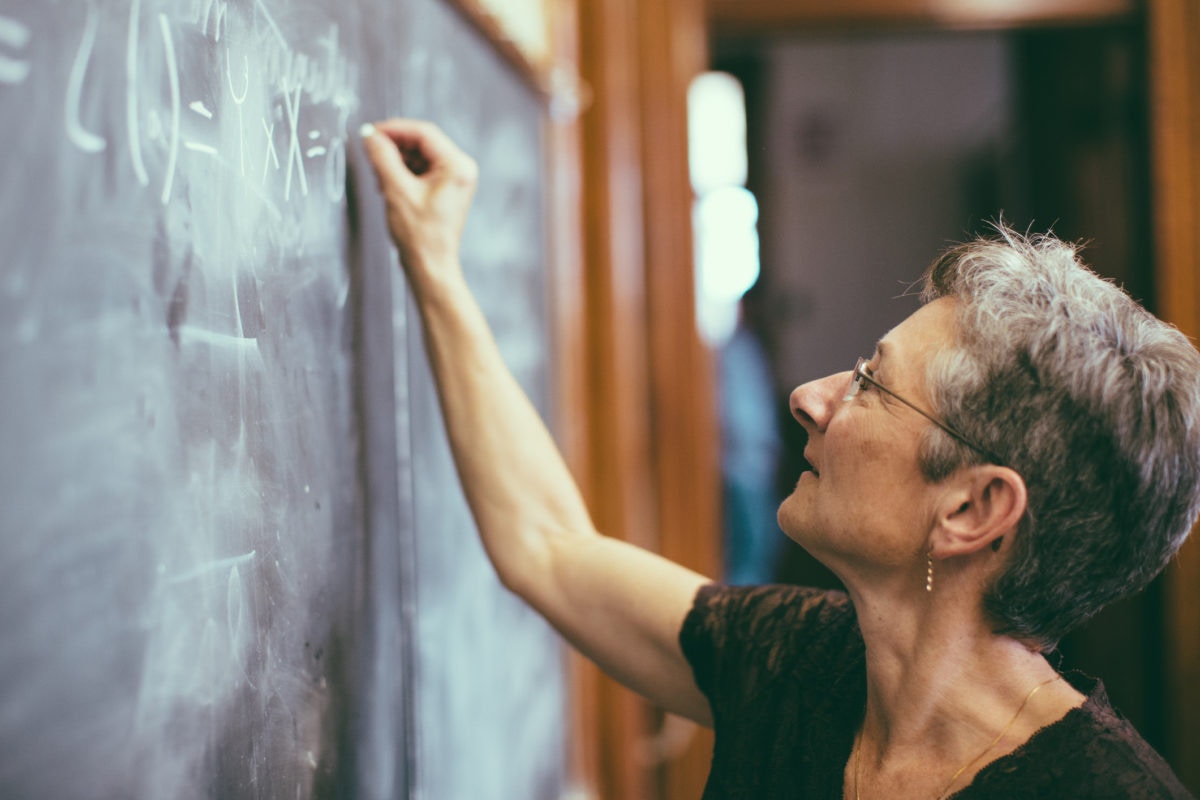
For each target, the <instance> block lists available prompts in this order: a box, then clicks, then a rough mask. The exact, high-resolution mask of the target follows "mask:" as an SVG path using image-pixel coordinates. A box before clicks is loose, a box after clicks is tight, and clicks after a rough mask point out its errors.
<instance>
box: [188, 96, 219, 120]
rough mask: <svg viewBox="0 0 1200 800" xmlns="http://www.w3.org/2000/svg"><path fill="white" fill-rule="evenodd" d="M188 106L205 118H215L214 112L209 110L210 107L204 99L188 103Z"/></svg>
mask: <svg viewBox="0 0 1200 800" xmlns="http://www.w3.org/2000/svg"><path fill="white" fill-rule="evenodd" d="M188 108H190V109H191V110H192V111H195V112H196V113H197V114H199V115H200V116H202V117H204V118H205V119H212V118H213V112H211V111H209V110H208V108H207V107H206V106H205V105H204V102H203V101H202V100H196V101H195V102H192V103H188Z"/></svg>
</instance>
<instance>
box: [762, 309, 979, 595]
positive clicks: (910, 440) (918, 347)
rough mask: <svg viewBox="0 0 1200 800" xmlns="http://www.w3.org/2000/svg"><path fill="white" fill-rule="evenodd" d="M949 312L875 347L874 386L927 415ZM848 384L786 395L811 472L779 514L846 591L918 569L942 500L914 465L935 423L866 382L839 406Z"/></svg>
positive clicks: (925, 316)
mask: <svg viewBox="0 0 1200 800" xmlns="http://www.w3.org/2000/svg"><path fill="white" fill-rule="evenodd" d="M955 303H956V301H954V300H952V299H949V298H945V299H941V300H936V301H934V302H932V303H929V304H928V305H926V306H923V307H922V308H921V309H920V310H918V311H917V312H916V313H914V314H913V315H912V316H910V317H909V318H908V319H906V320H905V321H904V322H902V323H901V324H900V325H898V326H897V327H896V328H894V329H893V330H892V331H891V332H889V333H888V334H887V335H886V336H885V337H884V338H883V339H882V340H880V342H879V345H878V347H877V349H876V351H875V353H874V354H873V355H872V357H871V359H870V361H869V363H868V372H869V374H870V375H871V376H872V377H873V378H874V379H875V380H876V381H878V382H879V383H880V384H882V385H883V386H885V387H887V388H888V389H889V390H891V391H892V392H895V393H896V394H898V395H900V396H901V397H903V398H905V399H906V400H908V401H909V402H911V403H913V404H914V405H916V406H917V407H918V408H921V409H923V410H926V411H930V410H931V406H930V403H929V393H928V391H927V388H926V386H925V381H924V376H925V373H926V369H925V368H926V365H927V364H928V362H929V359H930V358H931V357H932V356H933V354H934V353H936V352H937V350H938V349H939V348H942V347H945V346H948V345H949V344H950V343H951V342H952V341H953V333H954V312H955ZM850 377H851V373H850V372H848V371H847V372H839V373H837V374H834V375H830V376H828V377H826V378H822V379H820V380H816V381H812V382H810V383H806V384H804V385H802V386H799V387H797V388H796V389H795V390H794V391H793V392H792V395H791V407H792V415H793V416H794V417H795V418H796V420H797V421H798V422H799V423H800V424H801V425H802V426H804V429H805V430H806V431H807V432H808V446H807V447H806V448H805V451H804V455H805V457H806V458H807V460H808V462H809V463H810V464H811V465H812V467H813V469H812V471H810V472H805V473H803V474H802V475H801V476H800V480H799V482H798V483H797V484H796V488H795V491H793V492H792V494H791V495H790V496H789V497H788V498H787V499H786V500H784V502H783V504H782V505H781V506H780V508H779V514H778V519H779V524H780V527H782V528H783V530H784V532H785V533H787V534H788V536H789V537H791V538H792V539H794V540H795V541H796V542H798V543H799V544H801V545H802V546H804V548H805V549H807V550H808V551H809V552H810V553H812V554H813V555H814V556H815V557H817V558H818V559H819V560H821V561H822V562H823V563H825V564H826V566H828V567H829V568H830V569H832V570H833V571H834V573H836V574H837V575H838V576H839V577H841V578H842V579H843V581H847V578H850V579H853V578H854V577H855V576H862V577H864V578H878V577H881V576H883V575H887V574H890V573H893V572H895V568H896V567H902V566H903V567H908V566H911V565H912V564H913V563H914V560H915V561H916V563H918V564H923V563H924V553H925V549H926V545H925V543H926V540H927V538H928V535H929V531H930V526H931V525H932V522H933V507H934V502H933V501H934V499H935V498H936V496H937V494H938V491H937V486H934V485H930V484H929V483H927V482H926V481H925V479H924V478H923V477H922V475H921V471H920V467H919V465H918V459H917V453H918V445H919V442H920V438H921V435H922V433H923V432H924V431H925V429H926V428H927V427H928V426H929V425H930V424H931V423H930V422H929V421H928V420H926V419H925V418H924V417H922V416H921V415H920V414H919V413H917V412H916V411H914V410H913V409H911V408H909V407H907V406H906V405H904V403H902V402H900V401H899V400H897V399H896V398H894V397H892V396H890V395H888V394H887V393H885V392H881V391H879V390H878V389H877V388H875V387H874V386H871V385H870V383H868V382H864V383H863V385H862V388H861V389H860V391H859V392H858V393H857V395H856V396H854V397H853V398H851V399H845V398H846V395H847V390H848V388H849V386H850ZM848 582H849V581H848Z"/></svg>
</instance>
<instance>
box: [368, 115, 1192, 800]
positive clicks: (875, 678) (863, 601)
mask: <svg viewBox="0 0 1200 800" xmlns="http://www.w3.org/2000/svg"><path fill="white" fill-rule="evenodd" d="M364 138H365V146H366V150H367V153H368V156H369V158H370V159H371V161H372V163H373V164H374V166H375V169H376V173H377V176H378V178H379V182H380V188H381V191H382V193H383V195H384V198H385V200H386V203H387V214H388V222H389V225H390V228H391V231H392V234H393V237H394V238H395V241H396V244H397V245H398V247H399V249H400V251H401V259H402V263H403V265H404V269H405V271H406V274H407V277H408V280H409V285H410V287H411V290H412V292H413V295H414V297H415V299H416V302H417V305H418V307H419V308H420V313H421V319H422V323H423V326H424V331H425V341H426V346H427V349H428V354H429V358H430V362H431V364H432V366H433V369H434V374H435V377H436V380H437V382H438V388H439V395H440V398H441V403H442V408H443V412H444V415H445V419H446V425H447V430H448V433H449V437H450V442H451V447H452V449H453V451H454V456H455V460H456V463H457V465H458V469H459V472H460V475H461V476H462V479H463V485H464V489H465V491H466V494H467V498H468V502H469V503H470V506H471V509H472V512H473V514H474V516H475V519H476V522H477V523H478V527H479V530H480V535H481V536H482V538H483V544H484V546H485V548H486V550H487V552H488V555H489V557H490V558H491V560H492V562H493V564H494V565H495V567H496V570H497V572H498V574H499V576H500V578H501V580H502V581H503V582H504V584H505V585H506V586H507V587H508V588H509V589H511V590H512V591H514V592H516V593H517V594H519V595H520V596H521V597H523V598H524V599H525V600H526V601H528V602H529V603H530V604H531V605H532V606H533V607H534V608H535V609H537V610H538V611H539V612H540V613H541V614H543V615H544V616H545V617H546V618H547V619H548V620H549V621H550V622H551V623H552V624H553V625H554V626H555V627H556V628H557V629H558V630H559V631H560V632H561V633H562V634H563V635H564V636H565V637H566V638H567V639H568V640H569V641H571V642H572V644H574V645H575V646H576V647H577V648H579V649H580V650H581V651H582V652H583V653H585V654H586V655H588V656H589V657H591V658H592V659H594V660H595V661H596V662H597V663H599V664H600V666H601V667H603V668H604V669H605V670H606V671H608V672H609V673H610V674H612V675H613V676H614V677H616V678H617V679H618V680H621V681H622V682H624V683H625V684H626V685H628V686H630V687H631V688H633V689H635V690H636V691H639V692H640V693H642V694H643V695H645V696H646V697H648V698H650V699H651V700H653V701H655V702H657V703H659V704H660V705H662V706H663V707H664V708H666V709H668V710H670V711H673V712H675V713H678V714H681V715H683V716H685V717H689V718H691V719H693V720H696V721H698V722H700V723H703V724H706V725H713V726H714V727H715V730H716V748H715V752H714V757H713V767H712V772H711V774H710V777H709V781H708V785H707V788H706V790H705V797H710V798H718V797H720V798H726V797H728V798H734V797H744V798H768V797H805V798H808V797H813V798H826V797H846V798H881V797H885V798H892V799H893V800H894V799H895V798H940V797H946V796H949V795H952V794H953V795H956V796H958V797H962V798H985V797H987V798H991V797H997V798H998V797H1004V798H1013V797H1047V798H1049V797H1054V798H1062V797H1089V798H1092V797H1122V798H1126V797H1138V798H1142V797H1146V798H1150V797H1154V798H1158V797H1187V796H1189V795H1188V794H1187V792H1186V790H1185V789H1184V788H1183V787H1182V786H1181V785H1180V784H1179V782H1178V780H1177V779H1176V778H1175V776H1174V775H1173V774H1172V773H1171V771H1170V769H1169V768H1168V767H1167V766H1166V764H1165V763H1164V762H1163V761H1162V759H1161V758H1159V757H1158V756H1157V755H1156V754H1155V753H1154V752H1153V751H1152V750H1151V749H1150V748H1149V747H1148V746H1147V745H1146V744H1145V742H1144V741H1142V740H1141V738H1140V737H1138V736H1137V734H1136V733H1135V732H1134V731H1133V729H1132V728H1131V727H1130V726H1129V725H1128V724H1127V723H1125V722H1124V721H1123V720H1121V719H1120V718H1119V717H1117V716H1116V715H1115V713H1114V712H1113V711H1112V709H1111V708H1110V707H1109V705H1108V703H1107V700H1106V699H1105V697H1104V693H1103V689H1102V687H1100V686H1099V684H1098V682H1096V681H1092V680H1089V679H1086V678H1082V677H1070V678H1067V677H1063V676H1060V675H1059V674H1058V673H1057V672H1056V671H1055V669H1054V668H1053V667H1052V666H1051V665H1050V664H1049V663H1048V662H1047V660H1046V658H1045V657H1044V656H1043V655H1042V652H1043V651H1045V650H1046V649H1049V648H1052V647H1053V646H1054V644H1055V643H1056V642H1057V641H1058V639H1059V638H1060V637H1061V636H1062V635H1063V633H1065V632H1066V631H1067V630H1069V629H1070V628H1071V627H1073V626H1074V625H1077V624H1078V623H1079V622H1081V621H1082V620H1084V619H1086V618H1088V617H1089V616H1090V615H1091V614H1093V613H1095V611H1096V610H1098V609H1099V608H1100V607H1101V606H1103V605H1104V604H1105V603H1107V602H1110V601H1111V600H1113V599H1115V598H1117V597H1121V596H1124V595H1125V594H1128V593H1129V592H1132V591H1136V590H1137V589H1140V588H1141V587H1142V586H1144V585H1145V584H1146V583H1147V582H1148V581H1149V580H1150V579H1151V578H1152V577H1153V576H1154V575H1155V574H1157V573H1158V571H1160V570H1161V569H1162V567H1163V565H1164V564H1165V563H1166V562H1167V560H1168V559H1169V558H1170V557H1171V555H1172V554H1173V553H1174V552H1175V551H1176V550H1177V548H1178V547H1179V545H1180V544H1181V543H1182V541H1183V538H1184V536H1185V535H1186V533H1187V531H1188V530H1189V529H1190V527H1191V525H1192V523H1193V522H1194V521H1195V518H1196V515H1197V511H1198V508H1200V505H1198V504H1200V424H1198V423H1200V355H1198V354H1197V353H1196V351H1195V350H1194V349H1193V348H1192V347H1191V345H1190V344H1188V342H1187V340H1186V339H1185V338H1184V337H1183V336H1182V335H1180V334H1179V333H1178V332H1176V331H1174V330H1173V329H1171V328H1169V327H1168V326H1166V325H1164V324H1163V323H1161V322H1159V321H1157V320H1155V319H1154V318H1153V317H1151V316H1149V315H1148V314H1146V313H1145V312H1144V311H1142V310H1141V309H1140V308H1138V307H1137V306H1136V305H1135V304H1134V303H1132V302H1131V301H1130V300H1129V299H1128V298H1127V297H1125V296H1124V295H1123V294H1122V293H1121V292H1120V291H1119V290H1117V289H1115V288H1114V287H1112V286H1111V285H1109V284H1107V283H1104V282H1103V281H1100V280H1099V279H1097V278H1096V277H1095V276H1094V275H1092V274H1091V273H1089V272H1087V271H1086V269H1084V268H1083V267H1082V266H1081V265H1079V264H1078V262H1077V261H1076V259H1075V255H1074V252H1073V250H1072V249H1071V248H1069V247H1068V246H1066V245H1063V244H1062V243H1060V242H1058V241H1057V240H1054V239H1050V238H1044V239H1037V240H1026V239H1022V238H1020V237H1017V236H1015V235H1014V234H1012V233H1011V232H1009V231H1006V230H1004V229H1001V231H1000V232H1001V234H1002V235H1001V237H1000V238H999V239H997V240H994V241H980V242H976V243H972V244H970V245H965V246H963V247H962V248H960V249H959V250H957V251H952V252H951V253H950V254H948V255H947V256H946V257H945V258H943V259H942V260H941V261H939V262H938V263H937V264H935V265H934V267H933V268H932V269H931V271H930V273H929V275H928V276H927V284H926V300H927V302H926V304H925V305H924V306H923V307H922V308H921V309H920V310H919V311H917V312H916V313H915V314H913V315H912V316H911V317H909V318H908V319H907V320H906V321H905V322H903V323H902V324H901V325H899V326H897V327H896V328H895V329H894V330H892V331H891V332H889V333H887V334H886V335H885V336H884V338H883V339H882V340H880V343H879V346H878V348H877V349H876V352H875V353H874V354H873V356H872V357H871V358H870V359H864V360H860V361H859V363H858V364H857V365H856V366H855V369H854V370H853V371H852V372H843V373H838V374H836V375H831V376H829V377H827V378H823V379H821V380H817V381H813V382H811V383H807V384H804V385H803V386H800V387H799V388H797V389H796V390H795V391H794V392H793V394H792V397H791V407H792V411H793V414H794V416H795V417H796V419H797V421H798V422H799V424H801V425H803V426H804V428H805V430H806V431H807V433H808V445H807V448H806V450H805V456H806V458H807V459H808V461H809V463H810V464H811V465H812V470H810V471H808V472H805V473H804V474H803V475H802V476H801V478H800V481H799V483H798V484H797V486H796V488H795V491H794V492H793V493H792V495H791V496H790V497H788V498H787V499H786V500H785V501H784V503H783V505H782V506H781V507H780V509H779V522H780V525H781V527H782V528H783V530H784V532H785V533H787V535H789V536H790V537H791V538H793V539H794V540H796V541H797V542H799V543H800V544H801V545H803V546H804V547H805V548H806V549H807V550H808V551H809V552H810V553H812V554H813V555H814V556H816V557H817V558H818V559H820V560H821V561H822V562H823V563H824V564H826V565H827V566H828V567H829V568H830V569H831V570H833V572H835V573H836V574H837V575H838V576H839V577H840V578H841V580H842V582H843V583H844V585H845V586H846V589H847V591H846V593H845V594H842V593H830V592H818V591H813V590H806V589H800V588H795V587H764V588H737V589H735V588H729V587H721V586H717V585H714V584H711V583H710V582H709V581H708V580H707V579H706V578H705V577H703V576H701V575H698V574H696V573H693V572H691V571H689V570H686V569H684V568H682V567H680V566H678V565H675V564H672V563H670V562H668V561H665V560H664V559H661V558H659V557H657V556H655V555H653V554H650V553H647V552H645V551H642V550H639V549H637V548H635V547H633V546H631V545H628V544H625V543H623V542H620V541H617V540H613V539H609V538H605V537H603V536H601V535H599V534H598V533H597V532H596V530H595V529H594V527H593V525H592V522H591V519H590V517H589V515H588V512H587V510H586V508H585V506H584V504H583V502H582V500H581V498H580V494H579V492H578V489H577V487H576V486H575V484H574V483H573V481H572V479H571V477H570V475H569V473H568V471H567V469H566V468H565V466H564V465H563V463H562V460H561V458H560V457H559V455H558V453H557V451H556V449H555V446H554V444H553V442H552V440H551V438H550V436H549V435H548V433H547V431H546V430H545V428H544V426H543V425H542V423H541V421H540V420H539V419H538V417H537V415H536V413H535V412H534V410H533V409H532V407H531V406H530V404H529V403H528V401H527V400H526V398H525V397H524V395H523V394H522V392H521V390H520V389H519V387H518V386H517V384H516V383H515V381H514V380H513V378H512V376H511V375H510V374H509V373H508V371H507V370H506V369H505V367H504V365H503V362H502V361H501V359H500V357H499V354H498V352H497V350H496V347H495V344H494V342H493V340H492V338H491V334H490V332H489V331H488V329H487V325H486V323H485V322H484V319H483V316H482V314H481V313H480V310H479V308H478V306H477V305H476V304H475V302H474V300H473V298H472V297H471V294H470V292H469V290H468V288H467V286H466V284H465V281H464V279H463V275H462V271H461V269H460V266H459V263H458V245H459V237H460V236H461V233H462V229H463V224H464V222H465V219H466V214H467V210H468V208H469V205H470V201H471V197H472V194H473V191H474V186H475V181H476V172H477V171H476V167H475V164H474V162H473V161H472V160H471V159H470V158H469V157H468V156H466V155H465V154H463V153H462V152H461V151H459V150H458V149H457V148H456V147H455V146H454V145H453V143H451V142H450V141H449V140H448V139H447V138H446V137H445V136H444V135H443V134H442V133H441V132H440V131H439V130H437V129H436V128H434V127H433V126H431V125H428V124H426V123H420V122H412V121H403V120H392V121H389V122H385V123H380V124H378V125H376V126H368V128H366V129H364ZM518 443H519V446H518Z"/></svg>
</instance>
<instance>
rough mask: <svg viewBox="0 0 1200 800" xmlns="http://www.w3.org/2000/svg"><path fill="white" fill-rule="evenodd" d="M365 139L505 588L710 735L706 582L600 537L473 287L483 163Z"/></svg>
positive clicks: (383, 137) (429, 138)
mask: <svg viewBox="0 0 1200 800" xmlns="http://www.w3.org/2000/svg"><path fill="white" fill-rule="evenodd" d="M363 136H364V143H365V146H366V152H367V155H368V157H369V158H370V160H371V162H372V164H373V165H374V167H375V172H376V175H377V177H378V179H379V186H380V191H381V192H382V194H383V197H384V200H385V202H386V204H387V217H388V225H389V227H390V229H391V232H392V236H393V238H394V239H395V242H396V245H397V247H398V248H399V250H400V258H401V263H402V265H403V267H404V271H405V274H406V275H407V277H408V283H409V287H410V288H411V290H412V293H413V296H414V298H415V300H416V303H417V307H418V308H419V309H420V314H421V322H422V325H423V328H424V333H425V346H426V350H427V352H428V355H429V360H430V363H431V365H432V367H433V374H434V377H435V380H436V381H437V388H438V395H439V398H440V400H441V407H442V413H443V415H444V417H445V420H446V429H447V431H448V433H449V438H450V447H451V450H452V451H453V453H454V461H455V464H456V466H457V468H458V473H459V477H460V479H461V480H462V484H463V488H464V491H465V493H466V497H467V502H468V503H469V505H470V507H471V512H472V514H473V515H474V517H475V522H476V524H477V525H478V527H479V532H480V535H481V537H482V539H483V545H484V548H485V549H486V551H487V553H488V557H489V558H490V559H491V561H492V564H493V565H494V566H495V568H496V571H497V573H498V574H499V576H500V580H501V581H502V582H503V583H504V585H505V586H506V587H508V588H509V589H510V590H512V591H514V592H516V593H517V594H518V595H520V596H521V597H522V598H524V599H525V600H526V601H527V602H528V603H529V604H530V605H532V606H533V607H534V608H535V609H537V611H538V612H540V613H541V614H542V615H543V616H544V617H546V619H547V620H548V621H549V622H550V623H551V624H552V625H554V627H555V628H556V629H558V631H559V632H560V633H561V634H562V635H563V636H564V637H566V639H567V640H568V641H570V642H571V643H572V644H573V645H574V646H575V647H577V648H578V649H579V650H580V651H581V652H583V653H584V654H585V655H587V656H588V657H589V658H591V659H593V660H594V661H596V663H598V664H599V665H600V666H601V668H603V669H604V670H605V671H606V672H608V673H609V674H610V675H612V676H613V677H615V678H616V679H617V680H619V681H621V682H622V683H624V684H625V685H627V686H629V687H630V688H632V689H634V690H635V691H637V692H640V693H641V694H643V695H645V696H646V697H648V698H650V699H651V700H653V701H655V702H657V703H659V704H661V705H662V706H663V707H664V708H666V709H668V710H670V711H673V712H675V713H678V714H681V715H683V716H686V717H689V718H691V719H693V720H696V721H697V722H701V723H704V724H711V714H710V711H709V707H708V703H707V701H706V700H705V698H704V696H703V694H702V693H701V692H700V690H699V689H698V688H697V687H696V684H695V682H694V680H693V678H692V672H691V668H690V666H689V665H688V663H687V661H686V660H685V658H684V656H683V653H682V652H681V650H680V647H679V639H678V637H679V630H680V627H681V625H682V623H683V619H684V616H685V615H686V614H687V611H688V609H689V608H690V607H691V602H692V598H693V596H694V595H695V593H696V590H697V589H698V588H699V587H700V586H701V585H702V584H703V583H705V582H706V581H707V579H706V578H704V577H703V576H701V575H699V574H697V573H694V572H691V571H690V570H687V569H684V568H683V567H681V566H679V565H678V564H674V563H672V562H670V561H668V560H666V559H664V558H661V557H660V556H657V555H655V554H653V553H649V552H647V551H645V550H641V549H639V548H637V547H634V546H632V545H629V544H626V543H624V542H621V541H619V540H617V539H612V538H609V537H605V536H601V535H599V534H598V533H597V532H596V530H595V527H594V526H593V524H592V520H591V517H590V516H589V514H588V511H587V508H586V507H585V505H584V502H583V499H582V497H581V495H580V493H579V489H578V487H577V486H576V484H575V481H574V480H573V479H572V477H571V474H570V472H569V471H568V470H567V467H566V464H565V463H564V462H563V460H562V457H561V456H560V454H559V452H558V449H557V447H556V446H555V444H554V441H553V439H552V438H551V437H550V434H549V432H548V431H547V430H546V427H545V425H544V424H543V423H542V420H541V419H540V418H539V416H538V414H537V412H536V411H535V410H534V408H533V406H532V405H531V404H530V402H529V400H528V398H526V396H525V394H524V392H523V391H522V390H521V388H520V386H519V385H518V384H517V382H516V380H515V379H514V378H513V376H512V375H511V373H510V372H509V371H508V369H507V367H506V366H505V365H504V362H503V360H502V359H501V357H500V353H499V351H498V349H497V347H496V343H495V340H494V339H493V338H492V334H491V331H490V330H489V329H488V326H487V323H486V322H485V320H484V317H483V313H482V312H481V310H480V308H479V306H478V304H477V303H476V302H475V299H474V297H473V296H472V295H471V292H470V290H469V289H468V287H467V284H466V281H465V279H464V277H463V273H462V269H461V266H460V264H459V255H458V248H459V239H460V237H461V235H462V230H463V226H464V224H465V222H466V217H467V212H468V209H469V207H470V204H471V199H472V197H473V196H474V191H475V183H476V177H477V172H478V170H477V168H476V165H475V162H474V161H473V160H472V159H471V158H470V157H469V156H467V155H466V154H465V153H463V152H462V151H461V150H459V149H458V148H457V147H456V146H455V145H454V143H453V142H451V141H450V140H449V139H448V138H447V137H446V136H445V135H444V134H443V133H442V132H441V131H440V130H439V129H438V128H436V127H435V126H433V125H431V124H429V123H425V122H417V121H411V120H389V121H387V122H381V123H378V124H376V125H374V126H368V127H366V128H364V131H363Z"/></svg>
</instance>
